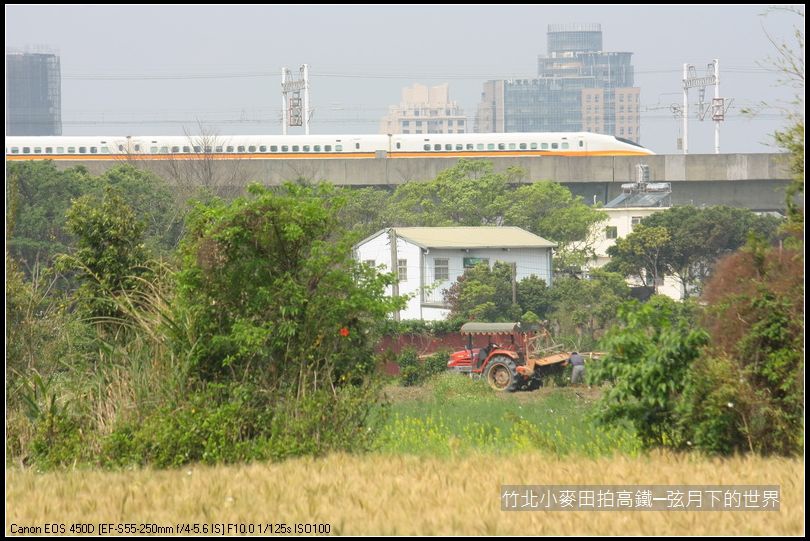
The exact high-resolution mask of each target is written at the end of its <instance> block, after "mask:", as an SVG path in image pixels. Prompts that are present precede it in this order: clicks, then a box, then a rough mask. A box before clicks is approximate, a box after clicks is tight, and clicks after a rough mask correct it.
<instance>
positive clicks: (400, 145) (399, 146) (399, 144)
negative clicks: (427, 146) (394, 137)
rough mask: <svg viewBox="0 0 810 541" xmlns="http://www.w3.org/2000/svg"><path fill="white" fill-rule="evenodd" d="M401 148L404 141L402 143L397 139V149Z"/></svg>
mask: <svg viewBox="0 0 810 541" xmlns="http://www.w3.org/2000/svg"><path fill="white" fill-rule="evenodd" d="M401 148H402V143H400V142H399V141H397V150H399V149H401Z"/></svg>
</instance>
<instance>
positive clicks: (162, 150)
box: [160, 147, 169, 154]
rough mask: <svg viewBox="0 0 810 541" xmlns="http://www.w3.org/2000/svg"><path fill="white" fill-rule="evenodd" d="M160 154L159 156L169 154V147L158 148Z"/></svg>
mask: <svg viewBox="0 0 810 541" xmlns="http://www.w3.org/2000/svg"><path fill="white" fill-rule="evenodd" d="M160 153H161V154H168V153H169V147H160Z"/></svg>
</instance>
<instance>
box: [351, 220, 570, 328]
mask: <svg viewBox="0 0 810 541" xmlns="http://www.w3.org/2000/svg"><path fill="white" fill-rule="evenodd" d="M392 243H393V245H394V246H393V248H392ZM555 246H556V244H555V243H553V242H551V241H548V240H546V239H544V238H542V237H539V236H537V235H535V234H534V233H530V232H528V231H526V230H524V229H521V228H519V227H394V228H389V229H381V230H380V231H378V232H376V233H375V234H373V235H371V236H370V237H368V238H366V239H364V240H362V241H361V242H359V243H358V244H356V245H355V247H354V254H355V258H356V259H358V260H359V261H363V262H366V263H369V264H371V265H374V266H377V267H382V268H384V269H385V270H386V272H388V270H389V269H391V268H394V267H396V270H397V273H398V274H399V284H398V287H399V294H400V295H410V296H411V298H410V299H409V300H408V305H407V307H406V308H405V309H404V310H403V311H402V312H400V314H399V317H400V318H401V319H423V320H431V321H432V320H440V319H445V318H446V317H447V315H448V314H449V313H450V311H449V307H448V306H447V304H446V303H445V302H444V292H445V290H446V289H447V288H449V287H450V286H451V285H452V284H453V282H455V281H456V279H457V278H458V277H459V276H461V275H462V274H464V270H465V269H468V268H470V267H473V266H475V265H477V264H479V263H482V262H485V263H487V264H488V265H490V267H491V266H492V265H493V264H494V263H495V262H496V261H502V262H505V263H510V264H511V263H514V264H515V267H516V278H517V280H518V281H520V280H522V279H523V278H526V277H528V276H531V275H535V276H538V277H539V278H541V279H543V280H545V281H546V283H547V284H549V285H551V271H552V266H551V260H552V259H551V258H552V249H553V248H554V247H555ZM389 293H391V291H390V290H389Z"/></svg>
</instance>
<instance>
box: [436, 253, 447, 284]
mask: <svg viewBox="0 0 810 541" xmlns="http://www.w3.org/2000/svg"><path fill="white" fill-rule="evenodd" d="M449 261H450V260H449V259H446V258H445V259H435V260H434V262H433V279H434V280H435V281H437V282H438V281H441V280H447V279H448V278H449V277H450V272H449V270H448V269H449V264H448V263H449Z"/></svg>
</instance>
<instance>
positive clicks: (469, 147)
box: [467, 143, 475, 150]
mask: <svg viewBox="0 0 810 541" xmlns="http://www.w3.org/2000/svg"><path fill="white" fill-rule="evenodd" d="M474 148H475V145H473V144H472V143H467V150H473V149H474Z"/></svg>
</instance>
